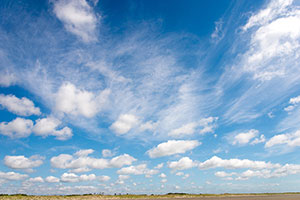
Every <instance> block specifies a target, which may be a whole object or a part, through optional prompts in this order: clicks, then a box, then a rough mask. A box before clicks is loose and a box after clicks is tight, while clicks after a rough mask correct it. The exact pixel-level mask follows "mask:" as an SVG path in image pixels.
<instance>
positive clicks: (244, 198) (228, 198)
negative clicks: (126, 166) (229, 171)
mask: <svg viewBox="0 0 300 200" xmlns="http://www.w3.org/2000/svg"><path fill="white" fill-rule="evenodd" d="M102 199H103V200H109V199H112V200H118V199H138V200H154V199H162V200H174V199H175V200H300V193H265V194H218V195H217V194H200V195H191V194H186V195H151V196H148V195H66V196H30V195H28V196H27V195H0V200H102Z"/></svg>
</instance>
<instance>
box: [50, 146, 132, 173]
mask: <svg viewBox="0 0 300 200" xmlns="http://www.w3.org/2000/svg"><path fill="white" fill-rule="evenodd" d="M89 153H91V150H90V149H89V150H84V151H83V150H80V151H78V152H76V153H75V154H74V156H73V155H69V154H60V155H58V156H54V157H52V158H51V159H50V161H51V165H52V167H55V168H61V169H70V170H72V171H73V172H83V171H88V170H90V169H105V168H120V167H122V166H124V165H131V164H132V162H134V161H136V159H135V158H133V157H132V156H130V155H128V154H123V155H120V156H116V157H114V158H112V159H110V160H108V159H104V158H94V157H89V156H88V154H89ZM74 170H75V171H74Z"/></svg>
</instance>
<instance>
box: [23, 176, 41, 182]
mask: <svg viewBox="0 0 300 200" xmlns="http://www.w3.org/2000/svg"><path fill="white" fill-rule="evenodd" d="M27 181H28V182H32V183H44V179H43V178H42V177H40V176H38V177H34V178H30V179H28V180H27Z"/></svg>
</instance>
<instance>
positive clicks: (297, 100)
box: [289, 96, 300, 104]
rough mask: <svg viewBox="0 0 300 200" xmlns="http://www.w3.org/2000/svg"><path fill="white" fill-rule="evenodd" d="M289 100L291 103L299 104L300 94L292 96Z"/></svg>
mask: <svg viewBox="0 0 300 200" xmlns="http://www.w3.org/2000/svg"><path fill="white" fill-rule="evenodd" d="M289 102H290V103H291V104H298V103H300V96H297V97H294V98H291V99H290V101H289Z"/></svg>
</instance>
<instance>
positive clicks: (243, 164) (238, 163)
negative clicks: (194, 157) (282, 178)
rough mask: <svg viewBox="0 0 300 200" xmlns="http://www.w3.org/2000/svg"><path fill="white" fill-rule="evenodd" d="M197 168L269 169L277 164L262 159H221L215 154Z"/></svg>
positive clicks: (276, 166)
mask: <svg viewBox="0 0 300 200" xmlns="http://www.w3.org/2000/svg"><path fill="white" fill-rule="evenodd" d="M198 167H199V169H210V168H218V167H220V168H226V169H240V168H250V169H270V168H278V167H280V165H279V164H273V163H270V162H268V163H266V162H264V161H252V160H248V159H243V160H241V159H229V160H226V159H222V158H219V157H217V156H213V157H212V158H210V159H208V160H206V161H204V162H202V163H199V165H198Z"/></svg>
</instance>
